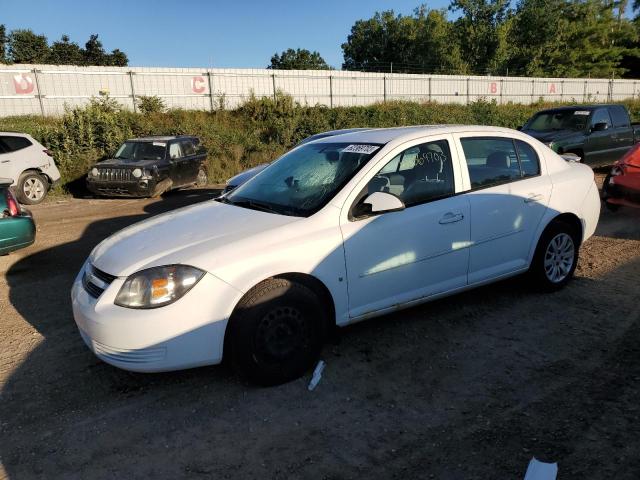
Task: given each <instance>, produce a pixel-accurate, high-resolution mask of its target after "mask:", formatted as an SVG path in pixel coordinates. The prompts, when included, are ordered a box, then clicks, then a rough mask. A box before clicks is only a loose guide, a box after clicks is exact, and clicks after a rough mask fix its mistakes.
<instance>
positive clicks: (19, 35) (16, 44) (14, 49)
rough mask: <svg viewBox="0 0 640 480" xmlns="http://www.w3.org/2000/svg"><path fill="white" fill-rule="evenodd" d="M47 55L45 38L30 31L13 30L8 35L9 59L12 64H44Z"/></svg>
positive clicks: (47, 48) (47, 46) (47, 49)
mask: <svg viewBox="0 0 640 480" xmlns="http://www.w3.org/2000/svg"><path fill="white" fill-rule="evenodd" d="M48 55H49V45H48V44H47V37H45V36H44V35H36V34H35V33H33V32H32V31H31V30H13V31H12V32H11V34H10V35H9V58H10V59H11V61H12V62H13V63H44V62H46V60H47V56H48Z"/></svg>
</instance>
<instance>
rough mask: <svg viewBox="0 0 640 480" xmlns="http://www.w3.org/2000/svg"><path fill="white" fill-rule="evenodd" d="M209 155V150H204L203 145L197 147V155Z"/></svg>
mask: <svg viewBox="0 0 640 480" xmlns="http://www.w3.org/2000/svg"><path fill="white" fill-rule="evenodd" d="M206 154H207V149H206V148H204V147H203V146H202V145H199V146H198V147H196V155H206Z"/></svg>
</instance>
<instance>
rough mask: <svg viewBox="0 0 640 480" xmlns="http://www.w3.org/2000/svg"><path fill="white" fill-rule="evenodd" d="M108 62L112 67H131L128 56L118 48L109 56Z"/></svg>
mask: <svg viewBox="0 0 640 480" xmlns="http://www.w3.org/2000/svg"><path fill="white" fill-rule="evenodd" d="M107 61H108V62H109V63H108V64H109V65H111V66H112V67H126V66H127V65H129V58H128V57H127V54H126V53H124V52H123V51H121V50H119V49H117V48H116V49H115V50H113V51H112V52H111V54H109V55H107Z"/></svg>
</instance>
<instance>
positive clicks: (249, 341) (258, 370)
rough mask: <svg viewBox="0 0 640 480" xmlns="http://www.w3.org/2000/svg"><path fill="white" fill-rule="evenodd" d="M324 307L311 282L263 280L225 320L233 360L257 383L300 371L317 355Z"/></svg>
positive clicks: (279, 380)
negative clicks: (227, 319)
mask: <svg viewBox="0 0 640 480" xmlns="http://www.w3.org/2000/svg"><path fill="white" fill-rule="evenodd" d="M324 312H325V308H324V306H323V305H322V303H321V301H320V299H319V298H318V296H317V295H316V294H315V293H314V292H313V291H312V290H310V289H309V288H307V287H306V286H304V285H301V284H299V283H295V282H292V281H289V280H286V279H282V278H274V279H269V280H266V281H264V282H262V283H260V284H259V285H257V286H256V287H254V288H253V289H252V290H251V291H250V292H249V293H247V295H246V296H245V297H244V298H243V299H242V300H241V301H240V304H239V305H238V307H237V308H236V310H235V312H234V314H233V315H232V318H231V323H230V325H229V328H230V331H229V334H230V338H229V340H230V342H229V343H228V346H229V347H230V350H231V352H230V353H231V356H232V359H233V362H234V364H235V365H236V367H237V368H238V369H239V371H240V373H242V374H243V375H244V376H245V377H247V378H248V379H249V380H250V381H252V382H254V383H257V384H260V385H265V386H267V385H279V384H281V383H285V382H288V381H290V380H293V379H296V378H298V377H300V376H302V375H303V374H304V373H305V372H306V371H307V370H309V369H310V368H311V367H312V366H313V364H314V363H315V362H316V361H317V359H318V357H319V356H320V350H321V348H322V343H323V339H324V322H325V317H324Z"/></svg>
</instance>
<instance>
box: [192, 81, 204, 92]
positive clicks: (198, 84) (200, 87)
mask: <svg viewBox="0 0 640 480" xmlns="http://www.w3.org/2000/svg"><path fill="white" fill-rule="evenodd" d="M205 89H206V87H205V84H204V78H202V77H193V78H192V79H191V91H192V92H193V93H204V91H205Z"/></svg>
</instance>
